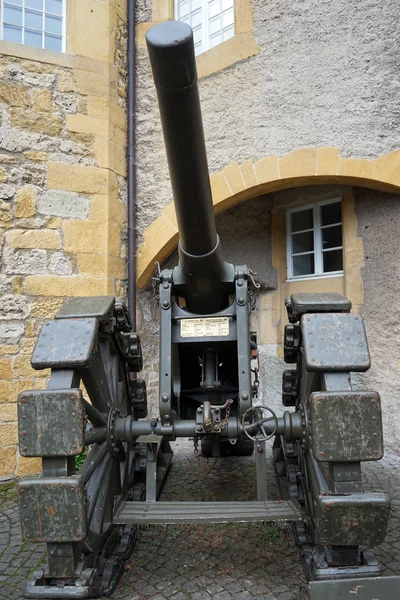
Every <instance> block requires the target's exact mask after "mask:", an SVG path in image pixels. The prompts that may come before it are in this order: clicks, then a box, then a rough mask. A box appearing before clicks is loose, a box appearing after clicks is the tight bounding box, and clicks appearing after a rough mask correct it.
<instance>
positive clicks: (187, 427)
mask: <svg viewBox="0 0 400 600" xmlns="http://www.w3.org/2000/svg"><path fill="white" fill-rule="evenodd" d="M261 428H263V430H264V431H265V433H266V434H267V435H271V434H273V433H275V434H277V435H281V436H283V437H284V438H285V439H286V440H301V439H303V437H304V431H303V421H302V416H301V413H300V412H295V413H289V412H288V411H285V412H284V414H283V417H277V418H276V419H275V418H268V419H260V420H258V421H255V422H254V423H249V424H243V423H241V422H240V420H239V419H238V418H237V417H229V418H228V419H227V422H226V425H225V426H224V429H223V430H222V431H218V432H217V431H215V432H208V431H206V429H205V428H204V427H203V426H202V425H199V424H198V423H196V421H192V420H176V421H173V422H171V423H170V424H169V425H163V424H162V423H161V421H160V420H159V419H151V420H149V421H135V420H133V418H132V417H131V416H130V415H129V416H127V417H117V418H115V419H114V420H113V421H112V425H110V426H109V428H108V431H107V435H106V434H105V432H104V429H101V430H100V431H102V432H104V434H103V435H104V439H106V438H108V439H112V440H114V441H126V442H129V443H130V444H132V443H134V442H135V441H136V439H137V438H138V437H139V436H142V435H159V436H163V437H165V438H166V439H169V440H175V439H176V438H178V437H198V436H200V437H201V436H203V435H207V436H208V435H220V437H222V438H225V439H226V438H228V439H238V438H240V437H241V436H242V435H244V433H245V429H246V431H247V433H249V434H250V435H252V436H256V435H257V434H258V433H259V432H260V430H261ZM91 437H93V434H91ZM96 441H97V440H96Z"/></svg>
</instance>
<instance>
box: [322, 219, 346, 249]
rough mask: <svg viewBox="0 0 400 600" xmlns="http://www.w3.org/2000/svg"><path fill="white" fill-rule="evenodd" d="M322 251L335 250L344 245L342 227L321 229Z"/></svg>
mask: <svg viewBox="0 0 400 600" xmlns="http://www.w3.org/2000/svg"><path fill="white" fill-rule="evenodd" d="M321 234H322V249H323V250H325V249H326V248H335V247H337V246H341V245H342V226H341V225H338V226H337V227H327V228H326V229H321Z"/></svg>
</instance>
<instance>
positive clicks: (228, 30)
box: [223, 25, 235, 41]
mask: <svg viewBox="0 0 400 600" xmlns="http://www.w3.org/2000/svg"><path fill="white" fill-rule="evenodd" d="M223 35H224V41H225V40H229V38H231V37H233V36H234V35H235V30H234V27H233V25H231V26H230V27H227V28H226V29H224V31H223Z"/></svg>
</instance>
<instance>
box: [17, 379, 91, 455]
mask: <svg viewBox="0 0 400 600" xmlns="http://www.w3.org/2000/svg"><path fill="white" fill-rule="evenodd" d="M84 422H85V411H84V407H83V403H82V391H81V390H79V389H68V390H35V391H30V392H21V394H19V396H18V423H19V431H18V433H19V451H20V454H21V455H22V456H72V455H77V454H80V453H81V452H82V451H83V449H84V446H85V440H84ZM54 432H57V435H54Z"/></svg>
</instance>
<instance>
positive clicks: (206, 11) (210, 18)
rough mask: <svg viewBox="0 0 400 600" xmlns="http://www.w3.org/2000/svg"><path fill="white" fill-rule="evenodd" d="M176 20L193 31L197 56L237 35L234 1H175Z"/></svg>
mask: <svg viewBox="0 0 400 600" xmlns="http://www.w3.org/2000/svg"><path fill="white" fill-rule="evenodd" d="M174 2H175V18H176V19H177V20H178V21H184V22H185V23H188V24H189V25H190V26H191V28H192V29H193V37H194V49H195V53H196V55H198V54H201V53H202V52H205V51H206V50H209V49H210V48H214V46H217V45H218V44H220V43H221V42H224V41H225V40H229V38H231V37H233V36H234V35H235V15H234V5H233V3H234V0H174Z"/></svg>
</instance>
